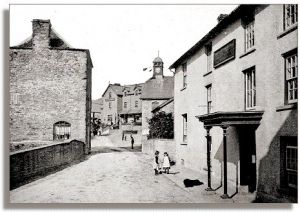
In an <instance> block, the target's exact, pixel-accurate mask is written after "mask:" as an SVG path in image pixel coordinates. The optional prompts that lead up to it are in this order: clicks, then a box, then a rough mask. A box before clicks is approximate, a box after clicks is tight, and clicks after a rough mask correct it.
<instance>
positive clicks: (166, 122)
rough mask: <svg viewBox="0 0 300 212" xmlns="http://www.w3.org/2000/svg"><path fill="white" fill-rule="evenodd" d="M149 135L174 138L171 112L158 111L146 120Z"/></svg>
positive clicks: (149, 136)
mask: <svg viewBox="0 0 300 212" xmlns="http://www.w3.org/2000/svg"><path fill="white" fill-rule="evenodd" d="M148 124H149V135H148V139H152V138H166V139H172V138H174V118H173V115H172V113H165V112H164V111H161V112H158V113H156V114H154V115H153V117H152V118H151V119H149V120H148Z"/></svg>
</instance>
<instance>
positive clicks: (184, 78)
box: [182, 63, 187, 88]
mask: <svg viewBox="0 0 300 212" xmlns="http://www.w3.org/2000/svg"><path fill="white" fill-rule="evenodd" d="M182 72H183V87H184V88H185V87H186V86H187V65H186V63H184V64H182Z"/></svg>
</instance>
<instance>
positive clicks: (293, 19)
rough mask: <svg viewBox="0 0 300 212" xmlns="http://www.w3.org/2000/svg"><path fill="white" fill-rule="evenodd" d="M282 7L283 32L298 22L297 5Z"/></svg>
mask: <svg viewBox="0 0 300 212" xmlns="http://www.w3.org/2000/svg"><path fill="white" fill-rule="evenodd" d="M283 7H284V14H283V19H284V26H283V28H284V30H287V29H289V28H290V27H292V26H294V25H295V24H296V23H297V22H298V5H297V4H286V5H284V6H283Z"/></svg>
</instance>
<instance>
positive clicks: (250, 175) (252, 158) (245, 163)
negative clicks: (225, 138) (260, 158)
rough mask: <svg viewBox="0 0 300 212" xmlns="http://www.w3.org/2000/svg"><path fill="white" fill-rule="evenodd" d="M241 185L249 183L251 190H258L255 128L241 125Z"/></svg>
mask: <svg viewBox="0 0 300 212" xmlns="http://www.w3.org/2000/svg"><path fill="white" fill-rule="evenodd" d="M239 145H240V185H248V189H249V192H254V191H255V190H256V147H255V128H252V127H248V126H247V127H239Z"/></svg>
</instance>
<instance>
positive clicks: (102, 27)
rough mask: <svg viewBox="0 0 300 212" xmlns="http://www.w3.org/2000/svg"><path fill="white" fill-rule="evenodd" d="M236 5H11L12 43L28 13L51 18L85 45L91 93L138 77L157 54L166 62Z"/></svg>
mask: <svg viewBox="0 0 300 212" xmlns="http://www.w3.org/2000/svg"><path fill="white" fill-rule="evenodd" d="M236 6H237V5H11V6H10V46H14V45H17V44H20V43H21V42H22V41H23V40H25V39H26V38H28V37H30V35H31V33H32V25H31V21H32V19H38V18H40V19H50V20H51V23H52V27H53V28H54V29H55V31H56V32H57V33H58V34H59V35H60V36H61V37H62V38H63V39H64V40H65V41H66V42H67V43H68V44H70V45H71V46H72V47H74V48H84V49H89V50H90V53H91V57H92V61H93V65H94V68H93V73H92V77H93V81H92V98H93V99H97V98H100V97H101V95H102V94H103V92H104V90H105V89H106V87H107V85H108V83H109V81H110V82H111V83H121V84H122V85H123V84H134V83H142V82H144V81H146V80H147V79H148V78H149V77H151V76H152V72H148V71H146V72H143V71H142V70H143V68H144V67H151V66H152V61H153V59H154V58H155V57H156V56H157V53H158V50H159V52H160V57H161V58H162V59H163V61H164V66H165V69H164V73H165V75H172V73H171V72H170V71H169V70H168V67H169V66H170V65H171V64H172V63H173V62H174V61H175V60H176V59H178V58H179V57H180V56H181V55H182V54H183V53H185V52H186V51H187V50H188V49H189V48H190V47H191V46H193V45H194V44H195V43H196V42H197V41H198V40H200V39H201V38H202V37H203V36H204V35H205V34H206V33H207V32H208V31H209V30H210V29H212V28H213V27H214V26H215V25H216V24H217V17H218V15H219V14H220V13H230V12H231V11H232V10H233V9H234V8H235V7H236Z"/></svg>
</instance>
